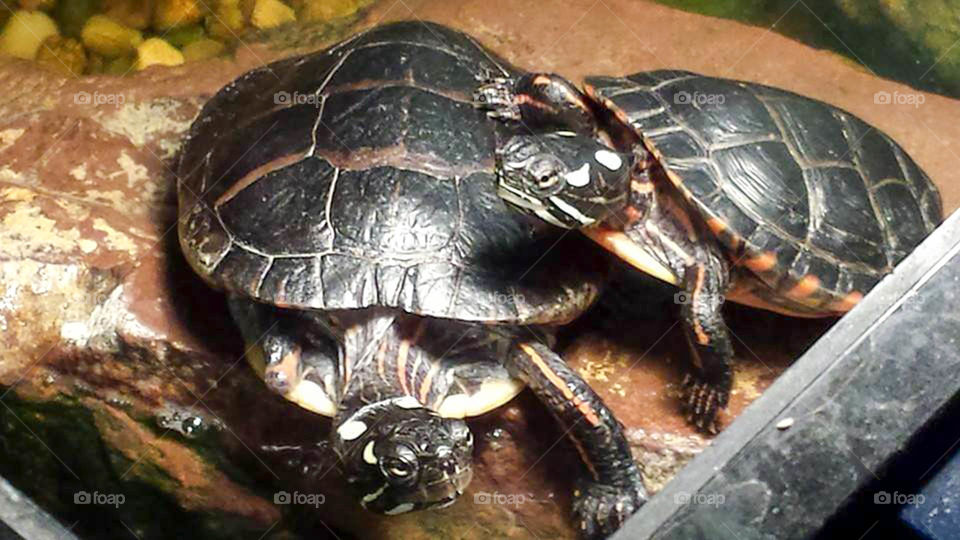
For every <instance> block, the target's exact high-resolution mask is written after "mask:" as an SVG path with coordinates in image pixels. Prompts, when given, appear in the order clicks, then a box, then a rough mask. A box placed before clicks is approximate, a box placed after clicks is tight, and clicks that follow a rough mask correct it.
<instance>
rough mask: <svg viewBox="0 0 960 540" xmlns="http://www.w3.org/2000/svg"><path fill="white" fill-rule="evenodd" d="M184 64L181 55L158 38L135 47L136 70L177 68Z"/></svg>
mask: <svg viewBox="0 0 960 540" xmlns="http://www.w3.org/2000/svg"><path fill="white" fill-rule="evenodd" d="M183 62H184V59H183V53H181V52H180V51H178V50H177V48H176V47H174V46H173V45H171V44H169V43H167V42H166V41H164V40H162V39H160V38H150V39H148V40H146V41H144V42H143V43H141V44H140V46H139V47H137V62H136V68H137V69H138V70H143V69H147V68H148V67H150V66H158V65H159V66H179V65H180V64H182V63H183Z"/></svg>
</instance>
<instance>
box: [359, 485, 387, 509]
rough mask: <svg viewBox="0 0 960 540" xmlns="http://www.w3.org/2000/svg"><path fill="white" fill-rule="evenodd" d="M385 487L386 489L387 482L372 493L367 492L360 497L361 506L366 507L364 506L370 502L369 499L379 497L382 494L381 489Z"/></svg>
mask: <svg viewBox="0 0 960 540" xmlns="http://www.w3.org/2000/svg"><path fill="white" fill-rule="evenodd" d="M385 489H387V484H383V485H382V486H380V489H378V490H376V491H374V492H373V493H368V494H366V495H364V496H363V498H361V499H360V505H361V506H363V507H364V508H366V507H367V503H368V502H370V501H372V500H374V499H376V498H377V497H379V496H380V495H383V491H384V490H385Z"/></svg>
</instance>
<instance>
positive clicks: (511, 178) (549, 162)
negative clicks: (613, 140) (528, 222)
mask: <svg viewBox="0 0 960 540" xmlns="http://www.w3.org/2000/svg"><path fill="white" fill-rule="evenodd" d="M633 161H634V158H633V156H632V155H629V154H622V153H619V152H616V151H614V150H611V149H610V148H609V147H607V146H605V145H603V144H601V143H600V142H598V141H596V140H594V139H592V138H590V137H586V136H583V135H577V134H575V133H572V132H563V131H558V132H554V133H549V134H545V135H517V136H514V137H511V138H510V139H508V140H507V141H506V143H505V144H503V145H502V146H501V147H500V148H498V150H497V175H498V193H499V195H500V197H501V198H502V199H503V200H504V201H506V202H507V203H509V204H510V205H511V206H514V207H516V208H518V209H520V210H521V211H523V212H525V213H527V214H532V215H535V216H537V217H539V218H541V219H543V220H544V221H547V222H548V223H551V224H553V225H556V226H558V227H563V228H566V229H574V228H581V227H587V226H590V225H593V224H594V223H596V222H599V221H602V220H603V219H605V218H606V217H608V216H609V215H610V214H612V213H613V212H616V211H619V210H620V209H622V208H623V207H624V206H625V205H626V204H627V192H628V190H629V188H630V175H631V171H632V169H633Z"/></svg>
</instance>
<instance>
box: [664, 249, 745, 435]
mask: <svg viewBox="0 0 960 540" xmlns="http://www.w3.org/2000/svg"><path fill="white" fill-rule="evenodd" d="M700 251H703V252H702V253H696V255H695V259H697V260H696V262H695V263H694V264H693V265H691V266H688V267H686V268H685V269H684V272H683V288H684V293H681V294H678V295H677V300H678V302H680V304H681V310H680V312H681V316H682V318H683V322H684V330H685V334H686V337H687V342H688V343H689V344H690V356H691V361H692V363H693V366H694V368H695V370H696V371H695V372H694V373H692V374H689V375H687V377H686V378H685V380H684V407H685V409H686V412H687V419H688V420H689V421H690V422H691V423H692V424H694V425H695V426H696V427H697V428H698V429H701V430H706V431H711V432H716V421H715V420H716V416H717V413H718V412H719V411H720V410H721V409H723V408H724V407H726V406H727V403H728V402H729V400H730V389H731V387H732V386H733V371H732V370H731V368H730V359H731V358H733V346H732V344H731V342H730V335H729V332H728V331H727V327H726V324H725V323H724V322H723V315H722V314H721V312H720V308H721V306H722V305H723V294H724V292H725V290H726V286H727V279H728V273H727V270H726V265H725V261H724V260H723V259H722V258H721V257H720V256H719V255H718V254H716V253H710V250H707V249H704V250H700Z"/></svg>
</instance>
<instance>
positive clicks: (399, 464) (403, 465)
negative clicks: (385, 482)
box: [381, 458, 416, 480]
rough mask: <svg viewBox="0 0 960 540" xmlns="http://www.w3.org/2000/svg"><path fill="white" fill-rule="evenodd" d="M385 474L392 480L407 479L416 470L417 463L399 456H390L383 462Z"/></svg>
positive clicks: (382, 467) (382, 466)
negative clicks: (398, 457)
mask: <svg viewBox="0 0 960 540" xmlns="http://www.w3.org/2000/svg"><path fill="white" fill-rule="evenodd" d="M381 469H382V470H383V472H384V474H385V475H386V476H387V477H388V478H390V479H392V480H406V479H408V478H410V477H412V476H413V475H414V473H415V472H416V465H414V464H413V463H411V462H409V461H406V460H403V459H397V458H388V459H386V460H384V461H383V463H382V464H381Z"/></svg>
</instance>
